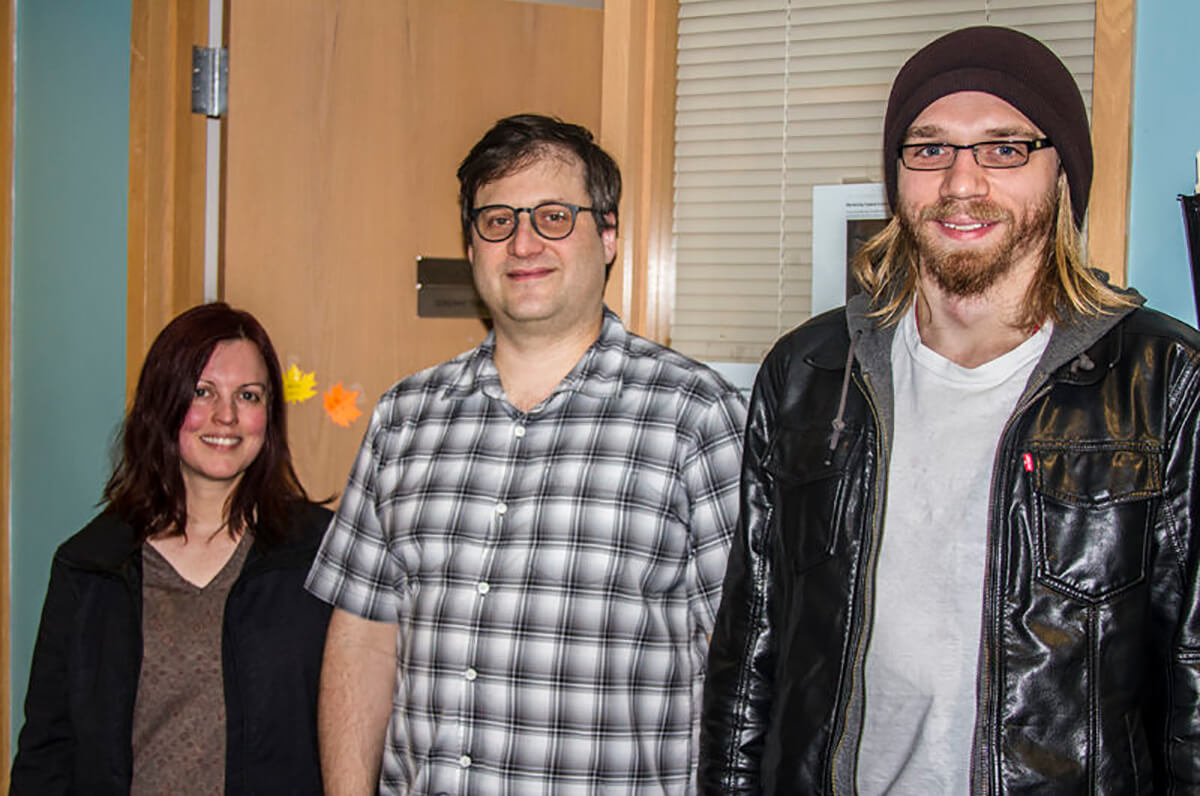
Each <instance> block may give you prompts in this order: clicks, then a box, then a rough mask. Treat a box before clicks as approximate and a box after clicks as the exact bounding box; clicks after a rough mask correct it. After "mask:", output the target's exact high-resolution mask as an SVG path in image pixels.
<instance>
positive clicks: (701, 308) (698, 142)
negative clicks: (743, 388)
mask: <svg viewBox="0 0 1200 796" xmlns="http://www.w3.org/2000/svg"><path fill="white" fill-rule="evenodd" d="M980 24H992V25H1004V26H1008V27H1012V28H1016V29H1018V30H1022V31H1024V32H1026V33H1028V34H1030V35H1032V36H1034V37H1036V38H1038V39H1041V40H1042V41H1044V42H1045V43H1046V44H1047V45H1048V46H1049V47H1050V48H1051V49H1052V50H1053V51H1054V52H1055V53H1056V54H1057V55H1058V56H1059V57H1060V58H1062V59H1063V61H1064V63H1066V65H1067V67H1068V68H1069V69H1070V70H1071V71H1072V73H1073V74H1074V75H1075V77H1076V80H1077V81H1078V82H1079V85H1080V88H1081V89H1082V91H1083V94H1084V101H1085V103H1086V104H1087V105H1088V107H1089V108H1090V106H1091V86H1092V52H1093V45H1092V36H1093V30H1094V27H1095V3H1094V0H1088V2H1078V1H1076V2H1068V0H986V1H985V0H841V1H840V2H839V1H838V0H824V1H821V0H790V2H789V1H788V0H680V3H679V39H678V56H677V71H676V81H677V82H676V97H677V99H676V108H675V195H674V198H675V211H674V237H675V260H676V266H675V268H676V285H675V305H674V308H673V313H672V324H671V344H672V345H673V346H674V347H675V348H678V349H679V350H680V351H683V352H684V353H686V354H688V355H690V356H693V357H696V358H697V359H701V360H705V361H728V362H757V361H759V360H760V359H761V358H762V356H763V355H764V354H765V353H766V351H767V349H768V348H769V347H770V345H771V343H772V342H773V341H774V340H775V339H776V338H777V337H778V336H779V335H780V334H782V333H783V332H785V331H787V330H788V329H791V328H792V327H794V326H796V325H798V324H799V323H801V322H803V321H804V320H805V319H807V318H808V316H809V312H810V308H811V301H812V299H811V285H812V250H811V247H812V239H811V235H812V186H813V185H821V184H838V183H846V182H880V181H882V179H883V171H882V161H881V153H880V144H881V140H882V135H883V115H884V110H885V106H886V103H887V95H888V91H889V90H890V89H891V83H892V80H893V79H894V78H895V76H896V72H897V71H899V69H900V66H901V65H902V64H903V63H904V61H905V60H907V59H908V58H909V57H910V56H911V55H912V54H913V53H914V52H916V51H917V50H918V49H920V48H921V47H922V46H924V45H925V44H927V43H929V42H930V41H932V40H933V39H935V38H937V37H938V36H940V35H942V34H944V33H948V32H949V31H951V30H954V29H956V28H960V27H965V26H968V25H980Z"/></svg>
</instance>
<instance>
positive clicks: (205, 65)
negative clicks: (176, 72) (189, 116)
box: [192, 47, 229, 119]
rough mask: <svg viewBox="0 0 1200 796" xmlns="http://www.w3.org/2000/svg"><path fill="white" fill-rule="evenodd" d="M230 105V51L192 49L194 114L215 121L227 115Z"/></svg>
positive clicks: (212, 48)
mask: <svg viewBox="0 0 1200 796" xmlns="http://www.w3.org/2000/svg"><path fill="white" fill-rule="evenodd" d="M228 104H229V50H227V49H226V48H224V47H192V113H203V114H204V115H205V116H210V117H212V118H214V119H216V118H220V117H222V116H224V115H225V109H226V107H227V106H228Z"/></svg>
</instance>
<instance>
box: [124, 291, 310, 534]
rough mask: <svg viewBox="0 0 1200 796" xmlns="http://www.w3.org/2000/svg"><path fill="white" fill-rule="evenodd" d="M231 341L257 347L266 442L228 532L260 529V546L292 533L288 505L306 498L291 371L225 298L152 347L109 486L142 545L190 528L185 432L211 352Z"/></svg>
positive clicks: (178, 321) (236, 501)
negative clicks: (294, 450)
mask: <svg viewBox="0 0 1200 796" xmlns="http://www.w3.org/2000/svg"><path fill="white" fill-rule="evenodd" d="M227 340H248V341H249V342H251V343H253V344H254V346H255V347H256V348H258V353H259V354H261V355H262V359H263V363H264V364H265V365H266V367H267V382H268V383H267V396H266V406H267V428H266V435H265V439H264V440H263V446H262V450H261V451H259V454H258V456H257V457H256V458H255V459H254V461H253V462H252V463H251V465H250V467H249V468H247V469H246V472H245V473H244V474H243V475H242V478H241V480H240V481H239V482H238V484H237V487H236V488H235V489H234V491H233V492H232V493H231V494H230V496H229V501H228V503H227V505H226V506H225V517H226V521H227V523H228V529H229V532H230V533H238V532H241V531H247V532H252V533H253V534H254V536H255V539H256V540H258V541H259V543H261V544H265V545H272V544H275V543H277V542H279V541H281V540H282V539H283V538H284V536H286V533H287V525H288V523H287V515H288V509H289V507H290V505H291V504H292V503H294V502H295V501H299V500H307V499H308V495H307V493H306V492H305V491H304V487H303V486H301V484H300V479H299V478H298V477H297V476H296V471H295V469H294V468H293V466H292V455H291V452H290V451H289V450H288V443H287V414H286V413H285V411H284V401H283V373H282V371H281V369H280V367H279V357H277V356H276V355H275V347H274V346H272V345H271V339H270V338H269V337H268V336H267V332H266V330H265V329H263V327H262V324H260V323H259V322H258V320H257V319H255V317H254V316H253V315H251V314H250V313H248V312H245V311H242V310H235V309H233V308H232V307H230V306H229V305H228V304H225V303H223V302H216V303H212V304H201V305H200V306H197V307H193V308H191V309H190V310H187V311H186V312H184V313H182V314H181V315H179V316H178V317H176V318H175V319H174V320H173V321H171V322H170V323H169V324H167V326H166V328H164V329H163V330H162V332H160V333H159V335H158V337H156V338H155V339H154V342H153V343H152V344H151V346H150V351H149V352H147V354H146V361H145V362H144V363H143V365H142V372H141V375H140V376H139V377H138V384H137V393H136V394H135V396H134V399H133V406H132V407H131V408H130V409H129V413H128V414H127V415H126V416H125V422H124V425H123V426H122V429H121V435H120V443H119V444H120V455H119V458H118V461H117V465H116V467H115V468H114V469H113V474H112V477H111V478H110V479H109V481H108V485H107V486H105V488H104V499H103V503H104V504H106V506H107V508H108V509H109V510H111V511H113V512H115V513H116V514H117V515H118V516H119V517H121V519H123V520H125V521H126V522H127V523H129V524H130V525H131V526H132V527H133V530H134V533H135V534H136V535H137V540H138V542H139V543H141V542H143V541H145V540H146V539H147V538H149V537H151V536H155V535H158V534H162V533H167V534H180V533H183V532H184V529H185V527H186V526H187V494H186V491H185V488H184V483H183V475H182V473H181V471H180V460H179V429H180V427H181V426H182V424H183V419H184V416H185V415H186V414H187V411H188V408H189V407H190V406H191V403H192V397H193V395H194V393H195V389H196V382H197V381H198V380H199V378H200V374H201V373H202V372H203V370H204V366H205V365H206V364H208V359H209V357H210V356H211V355H212V352H213V349H214V348H216V346H217V344H218V343H221V342H224V341H227Z"/></svg>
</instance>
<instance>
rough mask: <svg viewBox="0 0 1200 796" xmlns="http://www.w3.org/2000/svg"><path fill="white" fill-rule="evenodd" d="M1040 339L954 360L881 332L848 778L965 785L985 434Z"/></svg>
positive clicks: (876, 787) (868, 784) (936, 786)
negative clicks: (876, 499) (885, 409)
mask: <svg viewBox="0 0 1200 796" xmlns="http://www.w3.org/2000/svg"><path fill="white" fill-rule="evenodd" d="M1049 339H1050V329H1049V328H1048V327H1046V326H1043V327H1042V328H1041V329H1039V330H1038V332H1037V333H1036V334H1034V335H1033V336H1031V337H1030V338H1029V339H1028V340H1026V341H1025V342H1024V343H1022V344H1021V345H1019V346H1017V347H1016V348H1014V349H1013V350H1012V351H1009V352H1008V353H1006V354H1004V355H1002V356H1000V357H997V358H996V359H993V360H992V361H990V362H987V363H985V364H983V365H980V366H979V367H977V368H964V367H961V366H959V365H956V364H955V363H953V362H951V361H950V360H948V359H946V358H945V357H943V356H941V355H939V354H937V353H935V352H934V351H932V350H931V349H929V348H926V347H925V346H924V345H922V344H921V339H920V336H919V334H918V332H917V325H916V318H915V314H914V313H913V312H907V313H905V315H904V318H903V320H901V322H900V324H899V327H898V328H897V331H896V336H895V339H894V341H893V343H892V373H893V385H894V397H895V435H894V439H893V443H892V457H891V464H890V468H889V471H888V485H887V506H886V511H885V515H884V524H883V538H882V548H881V549H880V553H879V560H878V565H877V568H876V571H875V577H874V591H875V596H874V608H875V615H874V618H873V621H872V625H871V637H870V643H869V646H868V648H867V660H866V713H865V721H864V726H863V736H862V745H861V749H860V753H859V758H858V786H859V792H860V793H862V794H864V795H869V794H884V793H886V794H920V796H930V794H939V793H946V794H964V793H968V792H969V791H970V763H971V743H972V734H973V732H974V725H975V682H976V667H977V664H978V659H979V633H980V622H981V618H982V612H983V579H984V568H985V561H986V557H987V522H988V505H989V502H990V499H991V476H992V467H993V463H994V460H995V456H996V446H997V444H998V443H999V440H1000V434H1001V432H1002V431H1003V429H1004V424H1005V423H1006V422H1007V421H1008V418H1009V416H1010V415H1011V414H1012V412H1013V409H1014V408H1015V407H1016V403H1017V400H1018V399H1019V398H1020V395H1021V391H1022V390H1023V389H1024V387H1025V383H1026V381H1027V380H1028V379H1029V374H1030V373H1031V372H1032V371H1033V368H1034V366H1035V365H1036V364H1037V361H1038V359H1039V358H1040V357H1041V355H1042V352H1043V351H1044V350H1045V348H1046V343H1047V342H1048V341H1049Z"/></svg>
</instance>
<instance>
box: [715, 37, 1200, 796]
mask: <svg viewBox="0 0 1200 796" xmlns="http://www.w3.org/2000/svg"><path fill="white" fill-rule="evenodd" d="M883 140H884V145H883V159H884V175H885V178H884V179H885V183H886V187H887V193H888V199H889V202H890V204H891V207H892V210H893V213H894V217H893V219H892V221H891V222H890V224H889V226H888V227H887V228H886V229H885V230H884V231H883V232H881V233H880V234H879V235H878V236H876V237H875V238H873V239H872V240H871V241H869V242H868V243H867V244H866V245H865V247H864V248H863V250H862V251H861V252H860V254H859V256H858V258H857V260H856V262H855V273H856V276H857V277H858V281H859V282H860V284H861V285H862V287H863V288H864V292H862V293H860V294H859V295H857V296H855V297H853V298H851V299H850V301H849V302H848V305H847V306H846V307H843V308H841V309H838V310H835V311H833V312H830V313H827V314H825V315H823V316H821V317H818V318H814V319H812V320H811V321H809V322H808V323H807V324H805V325H803V326H801V327H800V328H798V329H796V330H795V331H793V332H791V333H790V334H788V335H786V336H784V337H783V338H782V339H781V340H780V341H779V342H778V343H777V344H776V346H775V348H774V349H773V350H772V352H771V353H770V354H769V355H768V356H767V359H766V361H765V362H764V363H763V366H762V368H761V370H760V371H759V376H758V380H757V383H756V384H755V388H754V394H753V396H752V398H751V401H750V411H749V421H748V429H747V433H746V447H745V465H744V469H743V477H742V486H741V492H742V500H741V504H740V505H741V518H740V520H739V529H738V535H737V537H736V538H735V540H734V546H733V550H732V552H731V554H730V562H729V572H728V575H727V577H726V581H725V587H724V597H723V601H722V603H721V608H720V612H719V614H718V618H717V626H716V629H715V631H714V633H713V638H712V644H711V650H710V656H709V669H708V679H707V682H706V686H705V698H704V711H703V718H702V729H701V744H700V746H701V760H700V783H701V790H702V791H703V792H704V793H710V794H729V793H755V794H760V793H768V794H798V793H804V794H834V793H846V794H849V793H861V794H885V793H886V794H919V795H920V796H928V795H929V794H966V793H971V794H1001V793H1003V794H1018V793H1061V794H1066V793H1071V794H1076V793H1078V794H1082V793H1088V794H1134V793H1152V792H1153V793H1185V792H1186V793H1198V792H1200V532H1198V529H1197V522H1198V521H1200V509H1198V506H1200V495H1197V479H1198V478H1200V456H1198V454H1197V435H1198V434H1200V421H1198V419H1197V416H1198V414H1200V335H1198V334H1197V332H1196V330H1195V329H1192V328H1190V327H1188V326H1186V325H1184V324H1183V323H1180V322H1178V321H1176V320H1174V319H1171V318H1167V317H1165V316H1163V315H1161V314H1158V313H1155V312H1152V311H1150V310H1147V309H1143V308H1141V307H1140V306H1139V305H1140V304H1141V303H1142V299H1141V297H1140V296H1138V295H1137V294H1136V293H1134V292H1133V291H1121V290H1117V289H1115V288H1112V287H1109V286H1108V285H1107V283H1106V282H1105V280H1104V278H1103V276H1102V275H1101V274H1099V273H1097V272H1095V271H1092V270H1090V269H1088V268H1087V267H1086V265H1085V263H1084V260H1083V256H1082V253H1081V249H1080V243H1079V229H1080V227H1081V226H1082V223H1083V217H1084V212H1085V210H1086V208H1087V201H1088V191H1089V188H1090V186H1091V178H1092V148H1091V139H1090V135H1089V131H1088V120H1087V113H1086V110H1085V108H1084V104H1083V100H1082V98H1081V97H1080V93H1079V89H1078V87H1077V86H1076V84H1075V81H1074V79H1073V78H1072V77H1071V74H1070V73H1069V72H1068V71H1067V69H1066V67H1064V66H1063V64H1062V63H1061V62H1060V61H1059V60H1058V58H1057V57H1056V56H1055V55H1054V54H1053V53H1051V52H1050V50H1049V49H1047V48H1046V47H1045V46H1044V45H1043V44H1041V43H1040V42H1038V41H1036V40H1035V39H1033V38H1031V37H1029V36H1026V35H1024V34H1022V33H1019V32H1017V31H1014V30H1009V29H1006V28H996V27H977V28H967V29H964V30H959V31H956V32H953V33H950V34H947V35H946V36H943V37H942V38H939V39H937V40H936V41H934V42H932V43H931V44H929V45H928V46H926V47H925V48H923V49H922V50H920V51H919V52H918V53H917V54H916V55H914V56H913V57H912V58H911V59H910V60H909V61H908V62H907V63H906V64H905V65H904V67H903V68H902V69H901V70H900V72H899V74H898V75H897V77H896V80H895V83H894V84H893V86H892V91H891V96H890V99H889V100H888V105H887V113H886V116H885V119H884V135H883Z"/></svg>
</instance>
